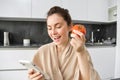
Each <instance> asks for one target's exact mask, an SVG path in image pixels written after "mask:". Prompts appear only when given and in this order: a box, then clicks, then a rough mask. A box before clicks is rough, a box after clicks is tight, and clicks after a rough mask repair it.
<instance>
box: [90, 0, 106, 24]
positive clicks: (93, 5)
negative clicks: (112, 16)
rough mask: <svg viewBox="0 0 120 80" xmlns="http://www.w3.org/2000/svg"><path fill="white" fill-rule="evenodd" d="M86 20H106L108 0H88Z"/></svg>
mask: <svg viewBox="0 0 120 80" xmlns="http://www.w3.org/2000/svg"><path fill="white" fill-rule="evenodd" d="M88 20H89V21H99V22H105V21H108V0H88Z"/></svg>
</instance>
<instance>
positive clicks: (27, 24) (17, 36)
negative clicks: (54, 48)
mask: <svg viewBox="0 0 120 80" xmlns="http://www.w3.org/2000/svg"><path fill="white" fill-rule="evenodd" d="M5 31H6V32H9V39H10V44H11V45H16V44H17V45H19V44H22V43H23V39H30V40H31V44H45V43H48V42H51V39H50V38H49V37H48V34H47V30H46V23H45V22H34V21H33V22H31V21H0V42H1V44H3V32H5Z"/></svg>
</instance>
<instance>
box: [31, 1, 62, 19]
mask: <svg viewBox="0 0 120 80" xmlns="http://www.w3.org/2000/svg"><path fill="white" fill-rule="evenodd" d="M53 6H61V0H32V18H46V16H47V12H48V10H49V9H50V8H51V7H53Z"/></svg>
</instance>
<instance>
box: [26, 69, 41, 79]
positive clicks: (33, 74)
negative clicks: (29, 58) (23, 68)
mask: <svg viewBox="0 0 120 80" xmlns="http://www.w3.org/2000/svg"><path fill="white" fill-rule="evenodd" d="M28 78H29V79H30V80H43V75H42V74H40V73H39V72H35V71H34V70H33V69H30V70H28Z"/></svg>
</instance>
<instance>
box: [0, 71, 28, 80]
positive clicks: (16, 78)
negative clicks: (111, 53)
mask: <svg viewBox="0 0 120 80" xmlns="http://www.w3.org/2000/svg"><path fill="white" fill-rule="evenodd" d="M27 73H28V71H27V70H18V71H14V70H13V71H12V70H11V71H0V80H28V75H27Z"/></svg>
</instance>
